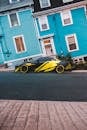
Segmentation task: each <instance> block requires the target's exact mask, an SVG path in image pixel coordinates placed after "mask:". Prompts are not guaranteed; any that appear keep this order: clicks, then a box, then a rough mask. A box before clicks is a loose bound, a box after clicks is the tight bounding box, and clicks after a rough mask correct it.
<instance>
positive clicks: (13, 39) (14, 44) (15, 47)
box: [13, 35, 27, 54]
mask: <svg viewBox="0 0 87 130" xmlns="http://www.w3.org/2000/svg"><path fill="white" fill-rule="evenodd" d="M17 37H22V40H23V45H24V49H25V50H24V51H22V52H18V51H17V47H16V43H15V38H17ZM13 42H14V47H15V50H16V53H17V54H21V53H24V52H26V51H27V49H26V45H25V40H24V35H17V36H14V37H13Z"/></svg>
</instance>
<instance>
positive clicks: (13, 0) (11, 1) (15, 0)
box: [9, 0, 20, 3]
mask: <svg viewBox="0 0 87 130" xmlns="http://www.w3.org/2000/svg"><path fill="white" fill-rule="evenodd" d="M18 1H20V0H9V2H10V3H15V2H18Z"/></svg>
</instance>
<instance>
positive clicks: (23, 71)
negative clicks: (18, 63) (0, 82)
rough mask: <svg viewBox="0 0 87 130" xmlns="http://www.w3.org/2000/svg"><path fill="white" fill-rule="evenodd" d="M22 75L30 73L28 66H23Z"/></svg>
mask: <svg viewBox="0 0 87 130" xmlns="http://www.w3.org/2000/svg"><path fill="white" fill-rule="evenodd" d="M20 71H21V72H22V73H27V72H28V66H25V65H23V66H22V67H21V70H20Z"/></svg>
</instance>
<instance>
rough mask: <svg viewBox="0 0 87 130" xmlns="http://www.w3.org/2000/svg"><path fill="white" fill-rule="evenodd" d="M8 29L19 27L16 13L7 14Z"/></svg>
mask: <svg viewBox="0 0 87 130" xmlns="http://www.w3.org/2000/svg"><path fill="white" fill-rule="evenodd" d="M9 21H10V27H14V26H18V25H19V17H18V14H17V13H12V14H9Z"/></svg>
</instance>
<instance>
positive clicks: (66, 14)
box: [61, 10, 73, 26]
mask: <svg viewBox="0 0 87 130" xmlns="http://www.w3.org/2000/svg"><path fill="white" fill-rule="evenodd" d="M61 19H62V24H63V26H66V25H70V24H73V21H72V16H71V12H70V11H69V10H66V11H63V12H61Z"/></svg>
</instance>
